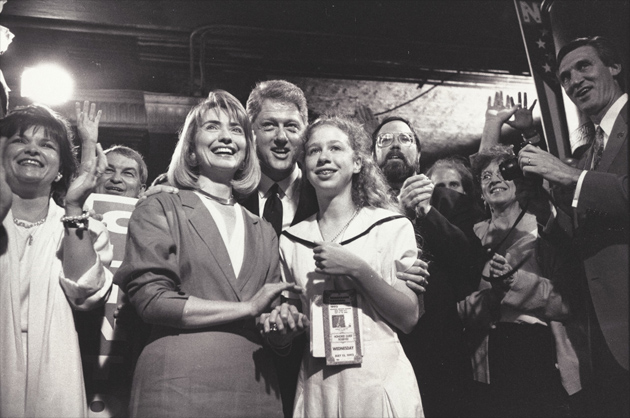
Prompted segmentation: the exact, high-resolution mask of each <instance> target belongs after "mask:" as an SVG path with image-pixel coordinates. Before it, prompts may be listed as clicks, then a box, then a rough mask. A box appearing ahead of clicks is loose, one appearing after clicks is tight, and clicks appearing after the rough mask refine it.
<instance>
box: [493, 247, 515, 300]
mask: <svg viewBox="0 0 630 418" xmlns="http://www.w3.org/2000/svg"><path fill="white" fill-rule="evenodd" d="M510 270H512V267H511V266H510V265H509V264H508V261H507V259H506V258H505V257H503V256H502V255H500V254H494V256H493V257H492V260H490V278H492V277H499V276H502V275H504V274H506V273H509V272H510ZM491 283H492V288H493V289H495V290H498V291H500V292H507V291H508V290H510V287H512V283H514V276H509V277H506V278H504V279H503V280H493V281H491Z"/></svg>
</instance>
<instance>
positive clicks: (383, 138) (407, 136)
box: [376, 132, 414, 148]
mask: <svg viewBox="0 0 630 418" xmlns="http://www.w3.org/2000/svg"><path fill="white" fill-rule="evenodd" d="M394 138H398V142H400V145H402V146H403V147H408V146H410V145H411V144H413V142H414V137H413V134H411V133H408V132H398V133H386V134H379V135H378V136H377V137H376V145H377V146H378V147H379V148H385V147H389V146H390V145H391V144H392V143H393V142H394Z"/></svg>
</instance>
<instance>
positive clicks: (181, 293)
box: [177, 290, 186, 296]
mask: <svg viewBox="0 0 630 418" xmlns="http://www.w3.org/2000/svg"><path fill="white" fill-rule="evenodd" d="M177 294H178V295H180V296H184V295H185V294H186V292H182V291H181V290H180V291H179V292H177Z"/></svg>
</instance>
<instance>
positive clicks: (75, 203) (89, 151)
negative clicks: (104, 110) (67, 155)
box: [66, 101, 107, 214]
mask: <svg viewBox="0 0 630 418" xmlns="http://www.w3.org/2000/svg"><path fill="white" fill-rule="evenodd" d="M75 111H76V115H77V130H78V132H79V135H80V136H81V165H80V166H79V173H78V176H77V177H76V178H75V179H73V180H72V183H70V187H69V188H68V193H67V194H66V209H71V210H73V211H74V212H76V211H77V209H78V212H79V213H80V212H81V211H82V210H83V204H84V203H85V200H86V199H87V198H88V196H89V195H90V194H91V193H92V192H93V191H94V190H95V189H96V186H97V185H98V183H99V181H100V178H101V176H102V175H103V172H104V171H105V169H106V168H107V158H106V156H105V154H104V153H103V148H102V147H101V144H98V143H97V142H96V141H97V139H98V123H99V121H100V119H101V111H100V110H99V111H98V112H96V105H95V104H94V103H92V105H90V102H88V101H85V102H84V103H83V110H81V104H80V103H78V102H77V103H76V104H75ZM66 212H68V211H66ZM68 214H70V213H68Z"/></svg>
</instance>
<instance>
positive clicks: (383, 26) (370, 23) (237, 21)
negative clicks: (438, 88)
mask: <svg viewBox="0 0 630 418" xmlns="http://www.w3.org/2000/svg"><path fill="white" fill-rule="evenodd" d="M0 17H1V18H2V21H3V23H2V24H3V25H5V26H7V27H9V28H10V29H11V31H12V32H13V33H15V35H16V38H15V41H14V45H12V47H11V49H10V50H9V51H8V52H7V54H6V55H5V57H4V58H3V60H6V61H9V60H10V58H11V50H12V49H13V50H19V49H20V48H21V45H25V46H24V47H23V48H22V51H23V52H24V51H25V50H26V49H27V47H26V45H29V47H30V49H32V50H33V51H34V52H33V53H32V54H31V56H28V54H26V53H25V52H24V53H23V54H22V56H20V57H17V56H16V60H18V61H20V60H23V61H24V62H22V63H21V64H23V65H28V64H29V62H28V61H29V59H35V55H36V56H37V58H38V59H41V57H42V56H44V57H45V56H46V55H49V56H50V55H55V54H56V55H58V56H57V57H56V58H57V59H59V55H60V54H61V51H63V54H61V55H63V56H62V57H61V58H63V59H66V60H71V61H72V65H73V66H75V67H79V68H81V71H82V72H84V73H85V74H86V75H91V77H88V78H89V79H90V82H89V83H90V85H91V86H94V83H95V82H96V83H98V75H99V73H102V72H103V70H104V69H105V68H108V69H110V70H111V69H113V67H118V68H119V71H120V67H121V65H122V66H124V65H127V66H133V67H137V66H138V65H140V66H145V67H147V66H148V67H149V68H151V67H155V66H159V67H160V68H162V69H167V68H170V69H172V70H174V71H182V69H184V70H187V71H186V72H185V74H186V75H188V74H189V73H190V71H191V70H190V54H191V48H189V43H190V37H191V34H193V32H194V31H195V30H196V29H199V28H205V31H204V30H198V31H197V32H196V35H195V36H193V42H192V46H193V48H192V54H193V63H194V67H193V69H192V71H194V76H195V79H196V80H198V79H199V77H200V76H202V75H203V76H204V78H212V79H213V80H217V79H218V80H220V79H221V78H222V77H223V78H227V77H230V74H234V73H248V75H249V78H252V77H253V78H260V77H264V76H265V75H269V74H274V75H280V76H291V75H293V76H296V75H297V76H311V77H338V78H358V79H372V80H399V81H403V80H407V81H420V82H424V81H427V80H429V79H437V80H440V79H443V78H444V77H446V76H448V77H452V74H450V73H448V72H446V73H444V72H443V70H447V71H452V70H460V71H463V72H489V73H496V72H499V73H510V74H527V73H528V71H529V70H528V65H527V59H526V57H525V51H524V48H523V45H522V41H521V37H520V32H519V27H518V21H517V18H516V12H515V10H514V3H513V2H512V1H510V0H501V1H443V0H442V1H340V2H330V1H201V0H197V1H195V0H180V1H164V0H152V1H147V0H9V2H8V3H7V4H6V5H5V9H4V12H3V13H2V15H1V16H0ZM204 33H205V34H204ZM200 59H203V62H204V65H202V66H200V65H199V60H200ZM3 64H4V62H3ZM3 67H4V66H3ZM200 71H202V73H201V74H200ZM5 72H6V71H5ZM146 72H147V71H146V69H145V71H143V74H142V77H143V78H144V79H148V80H150V79H151V78H152V77H148V78H147V77H146V76H147V74H146ZM149 72H150V71H149ZM126 73H129V71H126ZM11 76H14V75H13V74H9V77H11ZM121 76H123V74H121ZM120 78H121V79H124V78H125V77H120ZM156 78H158V79H160V78H161V75H160V74H157V75H156V74H153V79H156ZM180 78H181V76H180ZM95 80H96V81H95ZM127 81H128V83H125V82H116V83H117V84H120V85H119V86H117V88H131V84H134V82H136V80H127ZM187 81H188V80H175V81H174V80H170V82H169V83H161V86H162V87H161V88H162V89H164V88H165V87H164V86H167V85H169V84H171V85H172V84H175V85H178V83H179V86H172V87H167V88H166V89H167V90H170V91H172V90H177V89H178V87H179V89H180V90H181V89H182V88H183V87H182V85H183V84H186V82H187ZM202 81H203V80H202ZM107 82H108V83H109V85H108V87H109V88H112V86H111V83H112V80H111V79H108V80H107ZM147 83H148V85H143V86H136V88H141V89H144V90H153V91H160V86H157V85H151V83H150V81H149V82H147ZM197 83H198V81H197ZM103 88H104V87H103ZM114 88H116V87H114Z"/></svg>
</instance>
